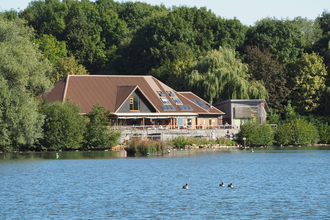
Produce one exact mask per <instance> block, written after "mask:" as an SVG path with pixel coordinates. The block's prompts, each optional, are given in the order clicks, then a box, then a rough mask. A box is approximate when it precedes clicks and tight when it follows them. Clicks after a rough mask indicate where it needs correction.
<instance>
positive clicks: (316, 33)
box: [292, 16, 322, 51]
mask: <svg viewBox="0 0 330 220" xmlns="http://www.w3.org/2000/svg"><path fill="white" fill-rule="evenodd" d="M292 23H293V25H294V26H295V27H296V28H297V29H298V30H299V31H300V32H301V33H302V36H303V40H304V45H305V51H311V49H312V45H313V44H314V43H315V42H317V41H318V40H319V39H320V38H321V36H322V29H321V27H320V23H319V22H318V21H317V19H316V20H310V19H307V18H302V17H300V16H298V17H295V18H294V19H293V20H292Z"/></svg>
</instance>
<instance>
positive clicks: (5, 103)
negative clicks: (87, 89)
mask: <svg viewBox="0 0 330 220" xmlns="http://www.w3.org/2000/svg"><path fill="white" fill-rule="evenodd" d="M32 39H34V35H33V30H32V29H30V28H28V27H26V26H25V22H24V21H22V20H21V19H14V20H12V21H6V20H4V19H3V18H2V16H0V48H1V50H0V91H1V92H0V136H1V140H0V148H2V149H3V150H6V149H9V150H20V149H26V148H27V147H32V146H33V145H34V144H35V142H36V140H37V139H38V138H40V137H42V129H41V126H42V123H43V119H44V116H43V115H41V114H39V112H38V111H37V104H36V102H35V100H34V98H33V96H34V95H36V94H39V93H40V92H46V91H49V90H50V88H51V82H50V81H49V79H48V78H47V76H48V74H49V72H51V65H50V63H49V62H48V60H46V59H45V58H44V57H43V55H42V54H41V53H40V51H39V50H38V48H37V47H36V45H35V44H34V43H32V42H31V40H32Z"/></svg>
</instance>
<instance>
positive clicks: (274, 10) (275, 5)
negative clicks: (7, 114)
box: [0, 0, 330, 25]
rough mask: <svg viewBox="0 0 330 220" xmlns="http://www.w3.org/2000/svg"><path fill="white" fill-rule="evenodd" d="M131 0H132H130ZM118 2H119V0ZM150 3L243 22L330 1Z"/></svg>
mask: <svg viewBox="0 0 330 220" xmlns="http://www.w3.org/2000/svg"><path fill="white" fill-rule="evenodd" d="M133 1H134V0H133ZM30 2H31V0H0V10H2V11H3V10H10V9H15V10H24V9H25V8H26V7H27V6H28V4H29V3H30ZM119 2H121V1H119ZM141 2H146V3H148V4H151V5H160V4H163V5H165V6H166V7H168V8H169V7H172V6H183V5H184V6H189V7H193V6H196V7H198V8H200V7H206V8H207V9H210V10H211V11H212V12H213V13H215V14H216V15H218V16H221V17H223V18H234V17H236V18H237V19H238V20H240V21H241V22H242V23H243V24H245V25H253V24H254V22H256V21H258V20H260V19H262V18H266V17H275V18H277V19H282V18H283V19H284V18H289V19H292V18H294V17H297V16H301V17H307V18H308V19H313V20H314V19H315V18H316V17H318V16H319V15H321V14H322V12H323V11H324V10H330V1H329V0H313V1H312V0H276V1H275V0H273V1H271V0H166V1H164V0H163V1H161V0H160V1H159V0H142V1H141Z"/></svg>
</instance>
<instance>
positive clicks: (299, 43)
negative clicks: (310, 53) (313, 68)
mask: <svg viewBox="0 0 330 220" xmlns="http://www.w3.org/2000/svg"><path fill="white" fill-rule="evenodd" d="M246 45H252V46H257V47H258V48H260V49H261V50H262V51H264V50H265V49H269V50H270V52H271V53H272V54H273V56H274V57H275V58H277V59H278V60H279V62H280V63H281V64H282V65H284V67H286V66H287V65H288V64H291V63H294V62H295V61H296V59H297V57H298V56H300V55H301V53H302V52H303V49H304V41H303V36H302V32H301V31H300V30H299V29H298V28H297V27H296V26H295V25H294V24H293V23H292V22H291V21H289V20H277V19H271V18H265V19H263V20H260V21H258V22H256V26H254V27H251V28H250V29H249V30H248V33H247V41H246Z"/></svg>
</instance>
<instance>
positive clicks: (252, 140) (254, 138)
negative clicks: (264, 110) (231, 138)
mask: <svg viewBox="0 0 330 220" xmlns="http://www.w3.org/2000/svg"><path fill="white" fill-rule="evenodd" d="M243 138H246V145H248V146H263V145H272V144H273V143H274V132H273V131H272V129H271V127H270V126H269V124H268V123H267V122H265V123H263V124H261V125H260V124H259V123H258V122H247V123H245V124H244V125H243V126H242V127H241V130H240V132H239V133H238V134H237V135H236V140H237V141H238V142H240V143H241V144H244V141H243Z"/></svg>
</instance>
